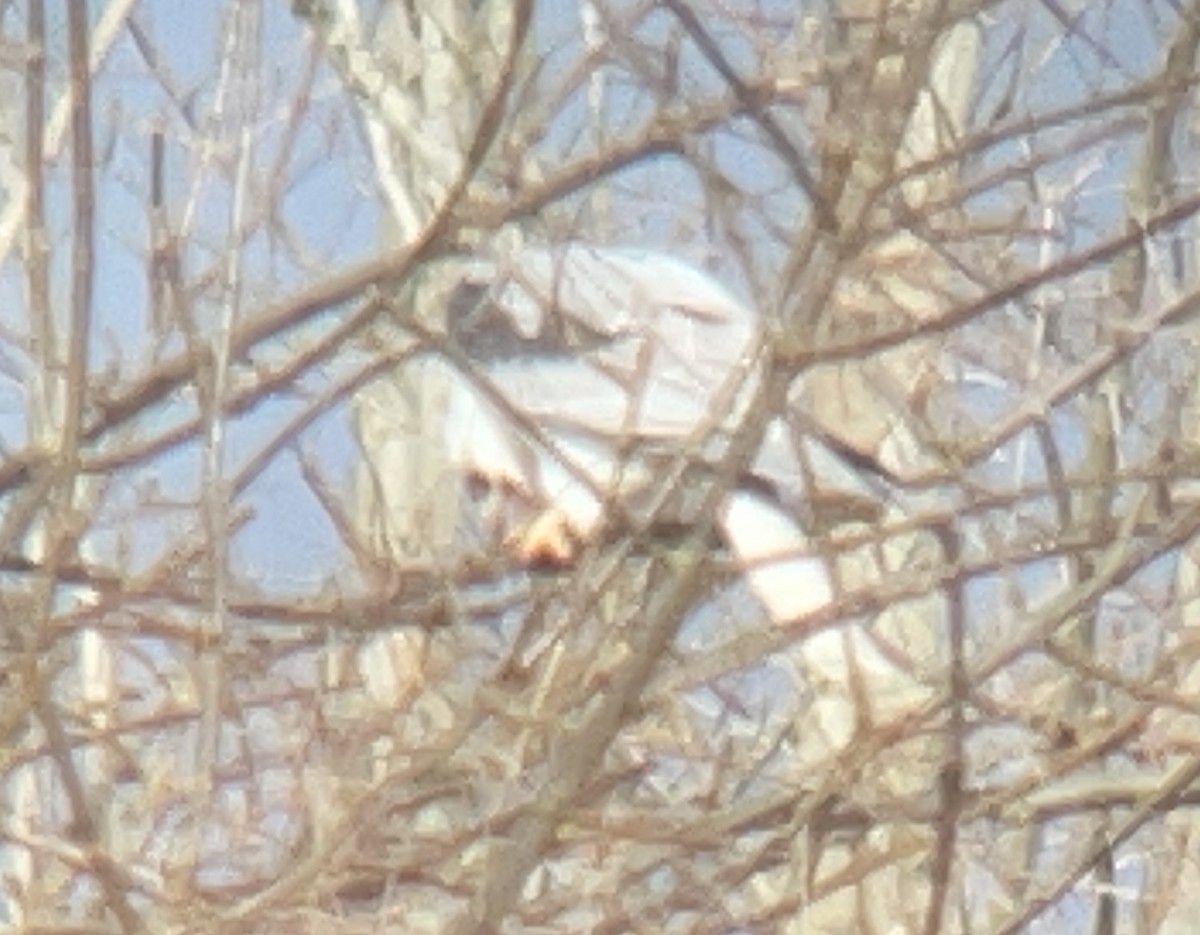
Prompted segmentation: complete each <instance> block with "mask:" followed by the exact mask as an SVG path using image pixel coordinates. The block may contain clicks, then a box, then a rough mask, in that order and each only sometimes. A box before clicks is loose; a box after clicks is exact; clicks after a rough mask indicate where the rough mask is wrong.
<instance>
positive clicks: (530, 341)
mask: <svg viewBox="0 0 1200 935" xmlns="http://www.w3.org/2000/svg"><path fill="white" fill-rule="evenodd" d="M446 333H447V336H448V337H449V338H450V339H451V340H452V341H454V342H455V343H456V344H457V345H458V346H459V347H460V348H461V349H462V351H463V353H465V354H466V355H467V356H468V357H470V358H471V359H472V360H478V361H480V362H482V363H500V362H505V361H511V360H515V359H518V358H521V357H540V358H543V359H546V358H552V359H560V360H565V359H572V358H575V357H577V355H578V354H580V353H584V352H587V351H591V350H596V349H597V348H600V347H603V346H604V345H606V344H609V343H611V342H612V340H613V337H612V336H610V335H606V334H602V333H600V332H598V331H595V330H594V329H591V328H588V327H587V326H586V325H584V324H583V323H582V322H580V321H578V320H577V319H575V318H572V317H570V316H567V315H563V314H560V313H559V312H558V310H557V309H554V310H553V311H552V314H549V315H545V316H543V319H542V327H541V329H540V330H539V331H538V332H537V334H534V335H524V334H522V333H521V332H520V331H518V330H517V328H516V326H515V324H514V322H513V320H512V318H511V317H510V316H509V315H508V314H507V313H506V312H505V310H504V309H503V308H502V307H501V306H499V305H498V304H497V303H496V302H495V300H494V299H493V297H492V293H491V290H490V289H489V288H488V286H486V285H484V284H482V283H479V282H473V281H470V280H464V281H463V282H460V283H459V284H458V285H457V286H456V287H455V288H454V291H453V292H452V293H451V294H450V298H449V299H448V301H447V306H446Z"/></svg>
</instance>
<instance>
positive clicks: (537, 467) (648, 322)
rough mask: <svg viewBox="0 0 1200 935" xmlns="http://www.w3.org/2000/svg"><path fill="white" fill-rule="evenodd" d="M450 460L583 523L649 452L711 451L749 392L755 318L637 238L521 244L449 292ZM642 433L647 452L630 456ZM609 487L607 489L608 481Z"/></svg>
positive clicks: (628, 482)
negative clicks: (601, 243)
mask: <svg viewBox="0 0 1200 935" xmlns="http://www.w3.org/2000/svg"><path fill="white" fill-rule="evenodd" d="M450 314H451V315H452V316H457V317H456V318H453V319H452V320H451V321H450V322H449V323H448V332H449V334H450V336H451V337H452V338H453V339H454V340H455V341H456V342H457V343H458V344H459V346H460V347H461V348H462V349H463V350H464V352H466V353H467V355H468V356H469V357H473V358H474V366H473V367H472V373H471V374H470V376H469V377H468V376H466V375H462V376H461V377H460V379H459V380H457V381H456V382H455V387H456V388H455V389H454V391H453V392H454V394H455V396H456V400H454V401H452V405H451V417H450V420H449V425H448V427H447V432H448V437H449V438H452V439H453V441H452V443H451V444H450V445H449V447H450V453H451V458H452V461H453V462H454V463H456V464H458V465H459V466H460V467H463V468H465V469H467V470H469V471H472V472H473V473H477V474H482V475H483V476H485V477H489V476H491V477H497V478H499V479H502V480H506V481H508V482H509V483H512V484H514V485H515V486H518V487H520V488H521V489H524V490H528V491H531V492H533V493H535V494H536V495H538V496H539V497H541V498H542V499H543V501H544V502H545V503H546V504H547V505H548V506H552V507H554V508H556V509H558V510H560V511H561V512H563V513H564V514H565V516H566V518H567V520H568V522H569V524H570V525H571V526H572V528H573V529H574V530H575V531H576V532H577V533H578V534H580V535H581V536H583V537H586V536H587V535H588V534H589V533H590V532H591V531H592V530H594V529H595V528H596V526H597V525H598V524H599V522H600V521H601V519H602V518H603V517H602V513H603V509H604V503H605V501H606V500H607V499H608V498H609V497H611V496H613V495H615V494H619V495H621V496H625V495H626V494H629V493H632V492H634V491H636V490H637V489H639V488H641V487H645V486H647V485H649V484H651V483H652V482H653V476H652V472H653V464H654V463H658V464H661V463H662V458H663V456H664V452H665V456H666V457H668V458H669V457H671V456H672V455H674V456H675V457H679V456H683V457H685V458H697V459H701V460H705V459H712V458H714V457H716V456H718V455H719V453H720V452H721V451H722V450H723V445H724V439H725V438H727V437H728V433H729V431H731V430H732V429H733V428H735V427H736V424H737V423H738V421H739V420H740V417H741V414H742V413H743V412H744V410H745V402H746V400H747V399H748V397H749V395H750V393H752V392H753V378H754V375H755V369H754V355H755V353H756V351H757V346H758V340H759V320H758V317H757V315H756V314H755V312H754V311H753V309H751V308H750V307H749V306H747V305H746V304H744V303H742V302H740V301H739V300H738V299H736V298H735V297H734V296H733V295H732V294H731V293H729V292H728V291H727V290H726V289H724V288H723V287H722V286H721V285H720V284H719V283H717V282H716V281H715V280H713V279H712V278H711V277H709V276H708V275H707V274H706V273H704V272H702V271H700V270H698V269H696V268H694V267H691V266H688V265H687V264H684V263H680V262H678V261H676V260H674V259H672V258H670V257H666V256H663V255H661V254H656V253H650V252H647V251H635V250H623V249H614V248H607V247H605V248H601V247H587V246H582V245H575V244H573V245H569V246H566V247H555V248H525V249H522V250H520V251H518V252H515V253H513V254H510V255H508V256H506V257H504V258H502V259H501V260H500V261H497V262H496V263H495V264H493V265H492V266H490V267H489V268H487V269H485V270H484V271H483V275H482V276H480V277H478V278H477V280H476V282H475V283H474V284H471V285H469V286H468V287H466V288H465V289H463V290H460V291H459V292H457V293H456V296H455V298H453V299H452V301H451V308H450ZM651 449H653V451H654V452H655V459H657V460H656V461H655V460H654V459H650V458H647V457H639V455H638V452H639V451H641V452H642V453H643V455H644V454H645V453H647V452H648V451H650V450H651ZM618 488H619V489H618Z"/></svg>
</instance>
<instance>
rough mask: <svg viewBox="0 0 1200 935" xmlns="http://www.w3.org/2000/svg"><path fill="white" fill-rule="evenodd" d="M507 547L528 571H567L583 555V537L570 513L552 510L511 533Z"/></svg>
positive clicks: (550, 508) (545, 511)
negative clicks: (572, 522) (574, 525)
mask: <svg viewBox="0 0 1200 935" xmlns="http://www.w3.org/2000/svg"><path fill="white" fill-rule="evenodd" d="M504 545H505V548H506V549H508V550H509V551H511V553H512V554H513V555H514V556H515V557H516V559H517V561H518V562H519V563H520V564H521V565H523V566H525V567H528V568H564V567H566V566H568V565H571V564H572V563H573V562H574V561H575V559H576V558H577V557H578V554H579V536H578V535H577V534H576V531H575V529H574V527H573V526H572V525H571V521H570V519H569V518H568V517H567V515H566V513H564V512H563V511H562V510H560V509H557V508H556V507H548V508H547V509H545V510H543V511H542V512H541V513H539V514H538V515H537V516H535V517H534V518H533V519H532V520H531V521H530V522H528V523H526V524H525V525H524V526H522V527H521V528H519V529H517V530H516V531H514V532H513V533H511V534H510V535H509V536H508V538H507V539H505V542H504Z"/></svg>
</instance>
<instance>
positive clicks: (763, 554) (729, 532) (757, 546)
mask: <svg viewBox="0 0 1200 935" xmlns="http://www.w3.org/2000/svg"><path fill="white" fill-rule="evenodd" d="M717 521H718V524H719V525H720V527H721V531H722V533H723V534H724V537H725V540H726V542H727V543H728V545H729V549H730V551H731V552H733V555H734V557H735V559H736V560H737V563H738V567H739V568H740V569H741V570H742V572H743V574H745V576H746V580H747V582H748V583H749V584H750V588H751V590H752V591H753V592H754V594H755V595H756V596H757V597H758V599H759V600H760V601H761V602H762V604H763V606H764V607H766V609H767V612H768V613H769V614H770V615H771V618H772V619H773V620H775V621H777V622H781V623H783V622H791V621H795V620H798V619H801V618H803V617H807V616H811V615H812V614H815V613H819V612H820V611H822V610H824V609H825V608H826V607H828V606H829V605H830V604H832V603H833V586H832V583H831V580H830V573H829V568H828V565H827V563H826V560H825V558H824V557H823V556H821V555H819V554H817V553H816V552H814V551H813V548H812V543H811V542H810V541H809V539H808V537H807V536H806V535H805V534H804V532H803V530H801V528H800V526H799V524H797V523H796V522H795V521H794V520H793V519H792V518H791V517H790V516H788V515H787V514H786V513H784V512H783V511H782V510H781V509H780V508H779V507H778V506H777V505H776V504H774V503H772V502H771V501H770V500H768V499H767V498H766V497H764V496H762V495H760V494H759V493H757V492H754V491H750V490H742V489H739V490H734V491H732V492H731V493H730V494H729V495H728V496H727V497H726V498H725V501H724V502H723V503H722V505H721V509H720V512H719V514H718V517H717Z"/></svg>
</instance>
